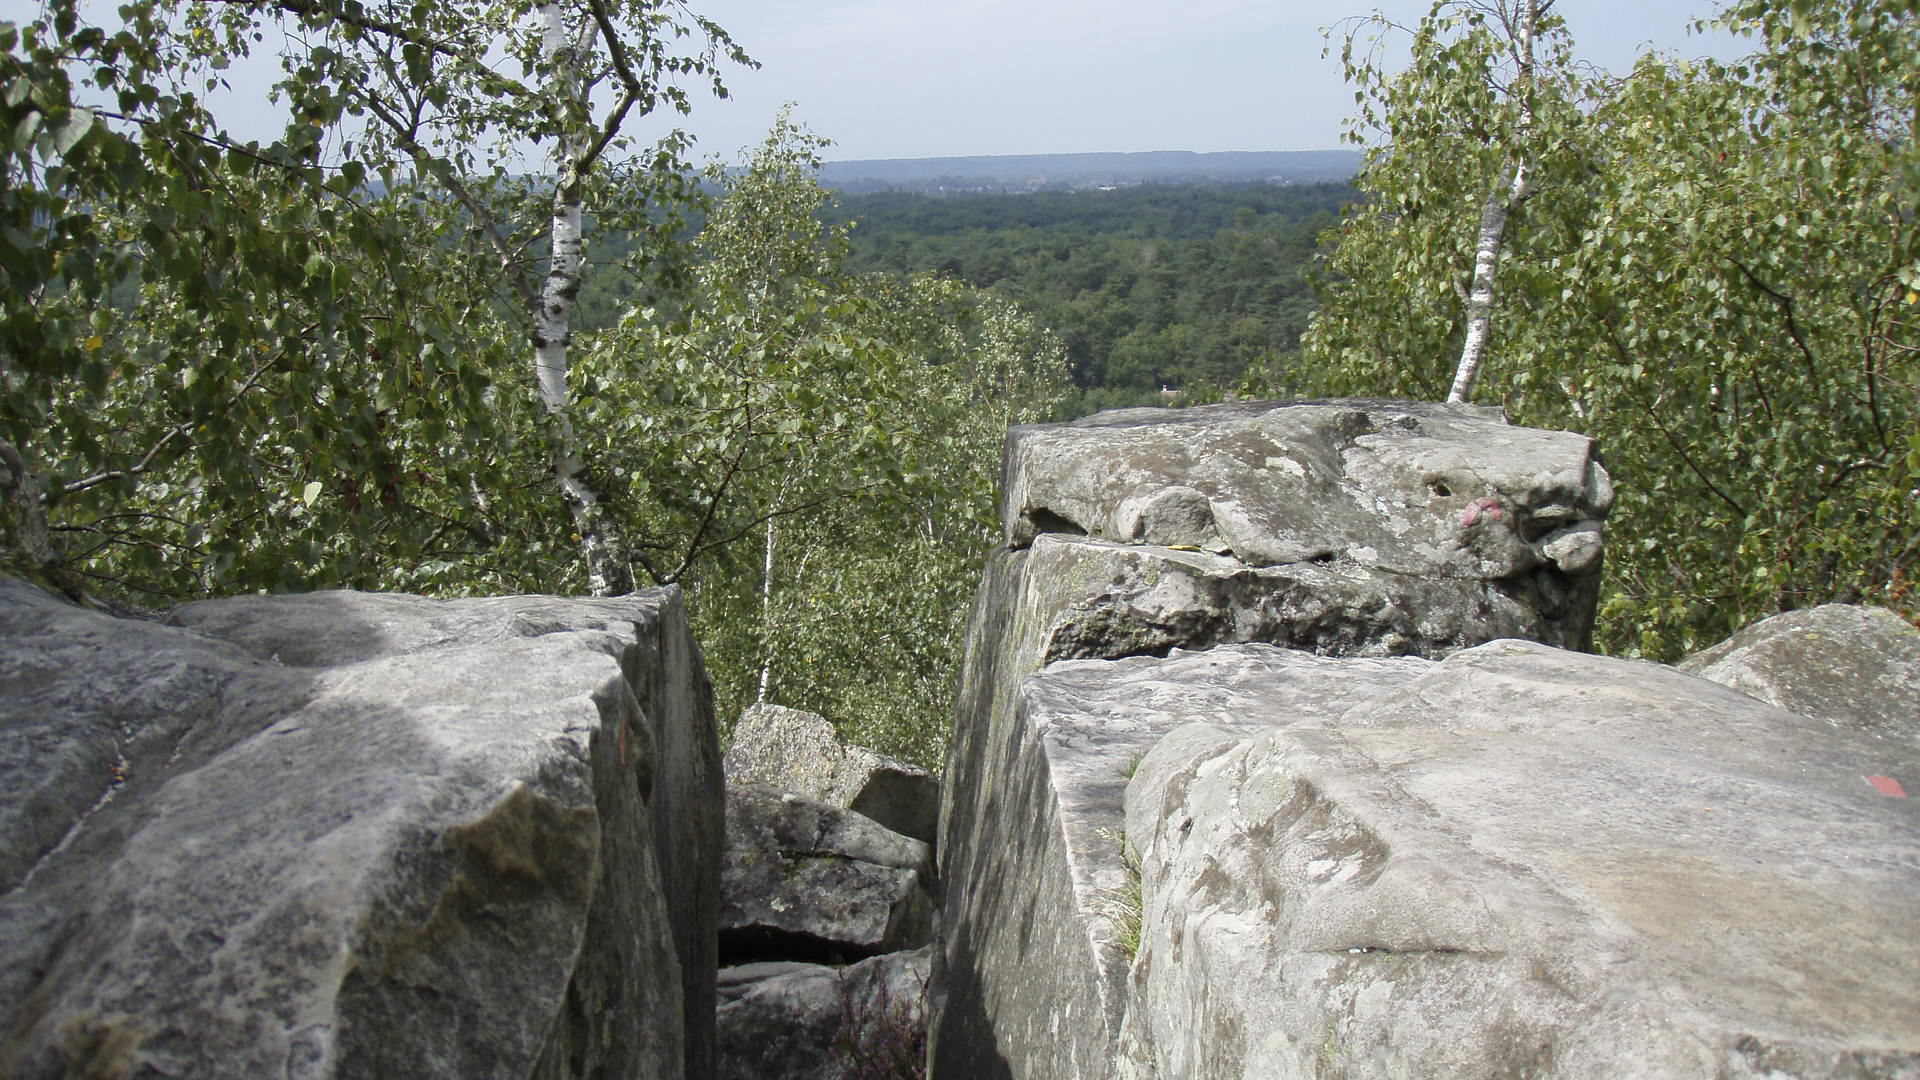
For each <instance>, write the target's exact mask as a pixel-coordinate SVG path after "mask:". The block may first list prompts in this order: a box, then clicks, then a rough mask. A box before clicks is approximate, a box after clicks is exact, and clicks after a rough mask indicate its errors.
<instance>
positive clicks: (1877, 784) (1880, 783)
mask: <svg viewBox="0 0 1920 1080" xmlns="http://www.w3.org/2000/svg"><path fill="white" fill-rule="evenodd" d="M1867 783H1869V784H1872V785H1873V790H1875V791H1877V792H1879V793H1880V794H1882V795H1891V796H1893V797H1894V798H1896V799H1904V798H1906V797H1907V789H1906V788H1903V787H1901V786H1900V781H1898V780H1895V779H1894V778H1893V777H1891V776H1869V777H1867Z"/></svg>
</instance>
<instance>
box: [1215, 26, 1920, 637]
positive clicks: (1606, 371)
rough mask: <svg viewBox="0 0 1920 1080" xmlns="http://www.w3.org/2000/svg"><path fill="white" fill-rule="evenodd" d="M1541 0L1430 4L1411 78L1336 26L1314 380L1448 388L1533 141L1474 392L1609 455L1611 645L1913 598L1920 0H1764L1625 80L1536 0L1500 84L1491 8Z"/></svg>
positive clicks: (1607, 609)
mask: <svg viewBox="0 0 1920 1080" xmlns="http://www.w3.org/2000/svg"><path fill="white" fill-rule="evenodd" d="M1530 3H1535V0H1485V2H1480V0H1475V2H1463V3H1454V2H1442V3H1437V4H1435V5H1434V7H1433V8H1432V10H1431V11H1430V13H1429V14H1428V16H1427V17H1426V18H1425V19H1424V20H1422V22H1421V23H1420V25H1419V26H1418V27H1417V28H1416V29H1415V31H1414V32H1413V34H1412V38H1411V44H1412V48H1413V51H1414V62H1413V64H1412V66H1411V67H1410V68H1408V69H1407V70H1406V71H1405V72H1403V73H1400V74H1397V75H1389V74H1386V72H1385V68H1384V67H1383V66H1382V63H1381V61H1380V59H1379V58H1378V57H1377V55H1376V54H1370V53H1368V52H1366V51H1365V50H1364V49H1360V50H1359V51H1356V42H1357V41H1359V40H1361V39H1360V38H1359V36H1358V35H1359V34H1360V33H1361V32H1363V31H1364V29H1365V28H1364V27H1350V28H1349V29H1350V31H1352V33H1350V34H1349V36H1348V37H1347V38H1346V55H1347V56H1348V57H1349V61H1350V65H1351V67H1350V70H1351V71H1352V73H1353V76H1354V78H1355V79H1356V81H1357V82H1358V83H1359V85H1360V88H1361V92H1362V95H1363V98H1364V100H1365V103H1366V107H1365V108H1364V109H1363V111H1362V113H1361V115H1360V117H1359V118H1358V120H1357V121H1356V123H1355V125H1354V127H1353V129H1352V136H1353V138H1354V139H1355V140H1356V141H1360V142H1363V143H1365V144H1368V145H1369V147H1370V148H1369V150H1368V159H1367V165H1366V168H1365V171H1364V172H1363V173H1362V175H1361V176H1360V178H1359V179H1358V181H1357V183H1358V186H1359V187H1360V188H1361V190H1362V192H1363V194H1364V196H1365V197H1364V198H1363V199H1362V200H1361V201H1360V202H1357V203H1356V204H1355V205H1354V206H1353V207H1352V208H1351V209H1350V210H1349V211H1348V213H1347V214H1346V216H1345V217H1344V219H1343V220H1342V222H1341V224H1340V226H1339V227H1338V228H1337V229H1336V230H1334V232H1333V233H1331V234H1330V236H1329V245H1330V255H1329V258H1328V261H1327V264H1326V267H1325V272H1326V281H1325V286H1324V295H1323V300H1324V306H1323V308H1322V310H1321V311H1320V312H1319V313H1318V314H1317V315H1316V317H1315V319H1314V323H1313V325H1312V328H1311V329H1310V330H1309V332H1308V334H1307V335H1306V342H1305V345H1306V360H1307V362H1306V365H1305V370H1306V371H1307V372H1309V373H1310V374H1311V377H1312V378H1313V379H1314V380H1315V382H1314V387H1313V388H1314V389H1316V390H1319V391H1322V392H1360V393H1388V394H1408V395H1413V396H1419V397H1429V398H1438V397H1441V396H1443V395H1444V394H1445V393H1446V390H1447V388H1448V385H1449V378H1450V376H1451V374H1452V372H1453V370H1454V367H1455V360H1456V358H1457V357H1459V355H1460V353H1461V350H1462V345H1463V342H1464V339H1465V336H1466V334H1467V332H1468V328H1469V325H1470V321H1471V320H1470V315H1471V312H1470V310H1469V309H1470V306H1471V303H1470V302H1471V291H1470V286H1471V284H1472V281H1473V275H1474V264H1475V257H1474V253H1475V247H1476V240H1477V238H1478V230H1479V227H1480V224H1481V221H1482V216H1483V210H1484V208H1485V206H1486V204H1487V199H1488V193H1489V192H1498V191H1500V190H1501V188H1502V185H1505V184H1509V183H1510V181H1511V177H1512V170H1513V167H1514V165H1513V163H1514V162H1515V161H1516V160H1526V161H1529V162H1531V163H1532V179H1531V181H1530V184H1531V191H1530V192H1529V193H1527V194H1526V195H1525V197H1524V198H1522V199H1520V200H1518V201H1516V202H1515V203H1514V205H1513V207H1512V210H1513V213H1512V216H1511V220H1510V221H1509V222H1508V223H1507V224H1506V232H1505V244H1504V250H1503V251H1501V252H1499V254H1498V259H1497V262H1498V281H1499V284H1500V287H1499V290H1498V294H1497V298H1496V299H1495V300H1494V301H1493V303H1492V305H1491V318H1490V323H1489V327H1488V331H1489V332H1488V345H1487V349H1486V354H1485V368H1484V370H1483V371H1482V373H1481V376H1480V383H1479V385H1480V388H1481V389H1480V392H1479V394H1478V395H1477V396H1478V397H1479V398H1480V399H1481V400H1486V401H1492V402H1496V403H1499V404H1501V405H1503V406H1505V408H1506V409H1507V411H1508V412H1509V413H1510V414H1511V415H1512V416H1513V417H1514V418H1515V419H1516V420H1518V421H1520V422H1523V423H1531V424H1540V425H1546V426H1558V427H1570V428H1575V429H1578V430H1582V431H1585V432H1588V433H1590V434H1592V435H1594V436H1595V437H1596V438H1597V439H1598V440H1599V442H1600V444H1601V446H1602V449H1603V451H1604V452H1605V453H1606V455H1607V461H1608V464H1609V467H1610V468H1611V469H1612V470H1613V472H1614V473H1615V475H1616V477H1617V481H1618V483H1617V486H1618V490H1619V491H1620V500H1619V503H1618V505H1617V507H1616V510H1615V512H1614V519H1613V522H1612V525H1611V526H1610V531H1611V533H1612V536H1613V539H1612V541H1611V543H1610V544H1609V551H1610V552H1611V553H1612V566H1611V567H1610V569H1609V572H1608V573H1609V581H1610V596H1608V597H1607V599H1606V600H1605V602H1604V605H1603V612H1602V619H1601V626H1600V637H1601V643H1602V644H1603V646H1605V647H1608V648H1611V649H1615V650H1621V651H1627V652H1637V653H1641V654H1645V655H1649V656H1654V657H1659V658H1663V659H1664V658H1672V657H1674V656H1675V655H1677V654H1679V653H1682V652H1685V651H1687V650H1690V649H1694V648H1697V647H1700V646H1702V645H1705V644H1707V643H1709V642H1711V641H1713V640H1715V639H1716V638H1718V637H1720V636H1723V635H1724V634H1726V633H1727V632H1729V631H1730V630H1731V629H1732V628H1734V627H1735V626H1738V625H1740V624H1742V623H1744V622H1746V621H1749V620H1750V619H1752V618H1756V617H1759V616H1761V615H1765V614H1769V613H1771V612H1773V611H1777V610H1783V609H1788V608H1793V607H1798V606H1802V605H1805V604H1810V603H1816V602H1821V601H1826V600H1852V601H1865V602H1872V603H1881V604H1888V605H1891V606H1894V607H1896V608H1898V609H1901V610H1904V611H1905V612H1906V613H1907V614H1908V615H1909V616H1910V617H1911V616H1913V615H1914V614H1915V613H1916V612H1917V611H1920V599H1917V598H1916V593H1915V590H1914V585H1913V581H1914V577H1915V574H1916V572H1920V505H1916V498H1917V497H1920V496H1917V495H1916V491H1917V490H1920V397H1917V395H1920V360H1917V356H1920V332H1917V331H1916V315H1920V307H1917V306H1916V305H1917V304H1920V289H1917V288H1916V286H1920V236H1917V231H1916V219H1915V214H1916V208H1920V97H1917V96H1916V95H1920V84H1916V82H1915V80H1914V79H1913V77H1912V73H1913V72H1914V71H1916V70H1920V7H1916V5H1915V4H1914V3H1913V2H1912V0H1750V2H1742V3H1738V4H1735V5H1733V6H1732V7H1730V8H1728V9H1727V10H1726V11H1725V12H1724V14H1723V16H1722V18H1723V21H1724V25H1726V26H1727V27H1729V28H1731V29H1732V30H1734V31H1735V32H1737V33H1741V34H1744V35H1747V36H1748V37H1750V38H1751V39H1752V40H1753V41H1754V42H1755V44H1756V46H1757V49H1758V51H1757V52H1756V53H1755V54H1754V55H1753V56H1752V57H1751V58H1750V59H1748V60H1747V61H1745V62H1742V63H1739V64H1731V65H1729V64H1721V63H1717V62H1714V61H1711V60H1682V59H1677V58H1673V57H1667V56H1659V55H1646V56H1643V57H1642V58H1641V59H1640V61H1639V63H1638V64H1637V65H1636V66H1635V67H1634V69H1633V70H1632V71H1631V72H1628V73H1626V74H1624V75H1620V76H1611V75H1607V74H1605V73H1596V72H1591V71H1589V70H1587V69H1585V68H1583V67H1581V66H1580V65H1578V64H1577V63H1576V62H1575V60H1574V52H1573V49H1572V39H1571V33H1570V31H1571V28H1569V27H1567V26H1566V25H1565V24H1564V23H1562V22H1560V21H1559V20H1558V19H1556V18H1553V17H1551V16H1545V17H1542V18H1541V19H1540V20H1539V22H1538V31H1539V34H1540V36H1541V37H1540V41H1539V42H1537V43H1536V46H1535V47H1536V49H1537V50H1539V51H1538V53H1537V56H1538V61H1537V67H1536V69H1535V71H1534V72H1533V73H1532V76H1531V79H1530V81H1529V82H1528V83H1527V84H1526V88H1525V94H1524V95H1516V94H1514V93H1513V92H1512V91H1511V88H1512V87H1513V86H1514V85H1515V84H1513V83H1512V81H1511V79H1510V78H1509V76H1508V75H1506V74H1503V73H1502V72H1503V70H1507V71H1510V68H1509V69H1503V68H1502V66H1501V64H1502V58H1503V57H1505V56H1509V55H1511V42H1510V41H1509V40H1508V39H1507V37H1506V34H1507V30H1506V29H1505V28H1508V27H1511V26H1514V25H1516V23H1515V21H1514V20H1513V18H1512V9H1514V8H1515V7H1516V6H1525V5H1528V4H1530ZM1535 6H1537V7H1539V8H1542V9H1544V8H1545V7H1546V6H1547V5H1543V4H1536V5H1535ZM1502 12H1505V13H1506V14H1507V17H1506V19H1505V21H1504V22H1503V21H1502V19H1501V18H1500V17H1498V16H1499V15H1500V13H1502ZM1367 25H1369V26H1377V25H1378V23H1369V24H1367ZM1503 87H1504V88H1508V89H1502V88H1503ZM1522 96H1524V97H1525V98H1527V99H1528V100H1527V101H1526V102H1525V104H1524V105H1523V103H1522V101H1521V100H1520V99H1521V97H1522ZM1509 190H1510V189H1509ZM1251 381H1252V382H1253V383H1254V384H1255V386H1256V387H1257V386H1258V385H1259V384H1260V383H1262V381H1263V380H1262V379H1260V378H1258V377H1256V378H1255V379H1253V380H1251ZM1265 381H1266V382H1267V384H1268V385H1271V383H1272V380H1270V379H1269V380H1265Z"/></svg>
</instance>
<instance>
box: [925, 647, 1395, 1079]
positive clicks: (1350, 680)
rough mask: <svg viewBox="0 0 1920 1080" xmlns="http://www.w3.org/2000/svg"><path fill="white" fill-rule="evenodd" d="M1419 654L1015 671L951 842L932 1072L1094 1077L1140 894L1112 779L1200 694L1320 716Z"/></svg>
mask: <svg viewBox="0 0 1920 1080" xmlns="http://www.w3.org/2000/svg"><path fill="white" fill-rule="evenodd" d="M1428 666H1430V665H1429V664H1428V662H1426V661H1423V660H1418V659H1413V658H1357V659H1345V660H1341V659H1333V658H1329V657H1323V656H1317V655H1315V654H1312V653H1307V652H1301V651H1298V650H1292V649H1278V648H1273V647H1271V646H1265V645H1244V644H1242V645H1226V646H1221V647H1219V648H1215V649H1209V650H1204V651H1193V652H1187V651H1175V652H1174V653H1173V654H1172V655H1171V656H1169V657H1166V658H1164V659H1161V658H1156V657H1132V658H1128V659H1122V660H1113V661H1091V660H1088V661H1063V662H1059V663H1055V664H1052V665H1049V666H1048V667H1047V668H1046V669H1045V670H1044V671H1043V672H1042V673H1040V674H1038V675H1035V676H1033V677H1030V678H1028V679H1027V680H1025V682H1023V683H1022V684H1021V685H1020V688H1019V690H1018V693H1017V696H1016V699H1015V703H1014V705H1013V706H1012V708H1011V710H1010V712H1009V715H1010V717H1011V720H1012V724H1013V729H1012V730H1011V731H1010V732H1009V745H1011V746H1013V747H1016V748H1017V752H1013V753H1010V754H1009V755H1008V756H1007V757H1006V758H1004V759H1001V760H1000V761H998V762H997V763H996V764H995V765H994V767H992V768H991V769H989V770H986V774H987V775H989V776H991V777H992V780H991V782H990V784H989V785H988V786H989V787H990V789H991V796H990V797H989V798H988V799H987V800H986V801H985V802H984V804H983V805H980V807H979V809H978V816H977V818H976V819H975V820H977V821H979V822H980V823H981V825H980V831H979V832H978V833H976V834H975V835H973V836H970V837H969V838H968V841H967V843H966V845H964V850H966V851H968V852H969V853H970V855H971V858H970V859H969V861H968V863H967V864H966V870H965V873H966V874H967V875H968V880H969V882H970V887H969V888H968V889H967V890H966V891H965V892H964V893H962V892H960V891H959V890H949V892H948V894H947V903H946V907H945V909H944V912H943V914H944V916H945V918H946V920H947V922H946V924H945V925H944V927H943V945H944V946H945V947H946V948H947V950H949V955H948V956H947V958H946V959H947V966H946V968H945V971H944V974H945V976H946V980H947V981H946V982H945V983H943V984H942V985H940V986H939V987H938V990H939V992H940V993H942V994H945V995H947V1000H946V1001H945V1003H944V1007H943V1008H942V1009H941V1010H940V1015H939V1018H938V1023H937V1026H936V1028H935V1032H934V1034H935V1045H934V1062H935V1075H938V1076H943V1077H944V1076H972V1075H979V1076H990V1075H1011V1076H1018V1077H1047V1078H1049V1080H1056V1078H1057V1080H1074V1078H1085V1080H1098V1078H1102V1077H1106V1076H1107V1075H1109V1070H1111V1069H1112V1068H1113V1067H1114V1064H1115V1062H1116V1060H1117V1059H1118V1057H1119V1056H1120V1055H1121V1053H1122V1051H1121V1045H1122V1044H1121V1036H1122V1021H1123V1018H1124V1012H1125V1006H1126V1001H1127V972H1128V967H1129V964H1130V963H1131V960H1132V957H1131V956H1130V955H1129V954H1128V952H1127V949H1126V944H1125V938H1126V937H1127V935H1128V931H1127V929H1126V927H1127V924H1128V922H1129V920H1130V918H1131V919H1132V920H1133V921H1134V922H1135V923H1136V924H1137V918H1135V917H1134V916H1137V910H1138V909H1137V898H1138V889H1137V879H1135V878H1133V876H1132V875H1131V874H1130V872H1129V869H1128V866H1127V862H1126V855H1125V849H1126V848H1127V847H1128V846H1129V845H1130V844H1131V843H1132V837H1131V834H1130V833H1129V832H1128V830H1127V824H1126V820H1125V816H1124V801H1125V797H1126V791H1127V787H1128V784H1129V781H1130V779H1131V778H1132V777H1133V776H1134V775H1135V773H1136V770H1138V769H1139V768H1141V763H1142V759H1143V758H1144V757H1145V756H1146V755H1147V754H1148V752H1149V751H1151V750H1152V749H1153V748H1154V747H1155V746H1156V745H1157V744H1158V743H1159V742H1160V741H1161V740H1162V739H1164V738H1167V737H1168V736H1169V733H1172V732H1176V731H1178V730H1179V729H1181V728H1182V727H1183V725H1187V724H1189V723H1191V721H1192V718H1193V715H1194V711H1195V709H1196V708H1197V707H1198V706H1199V705H1200V703H1201V702H1203V701H1204V702H1206V703H1208V705H1209V706H1210V707H1211V710H1212V711H1210V712H1208V715H1216V714H1218V713H1219V712H1221V711H1225V710H1229V709H1231V708H1232V707H1233V706H1234V705H1235V703H1237V702H1239V701H1240V700H1241V699H1242V698H1243V697H1244V696H1245V695H1246V694H1247V693H1248V692H1249V690H1250V688H1258V690H1259V692H1261V693H1264V694H1266V695H1270V696H1271V697H1272V698H1274V699H1276V700H1284V701H1286V703H1287V705H1286V716H1287V718H1289V719H1290V720H1291V721H1292V722H1295V723H1327V722H1330V721H1332V720H1333V719H1335V718H1337V717H1339V716H1341V715H1344V714H1345V713H1346V711H1347V710H1348V709H1350V708H1351V707H1352V706H1353V705H1355V704H1356V703H1357V702H1360V701H1363V700H1366V699H1367V698H1368V697H1370V696H1372V695H1374V694H1378V693H1380V692H1381V691H1382V690H1383V689H1385V688H1387V687H1391V686H1394V685H1398V684H1400V683H1404V682H1408V681H1410V680H1412V679H1414V678H1416V677H1417V676H1418V675H1419V674H1420V673H1421V672H1423V671H1424V670H1425V669H1426V668H1427V667H1428ZM1274 722H1276V721H1275V720H1274V718H1272V717H1270V716H1266V715H1262V714H1259V713H1248V714H1247V715H1246V717H1245V718H1244V725H1243V724H1241V722H1239V721H1228V722H1227V726H1228V728H1229V729H1233V730H1238V731H1241V732H1243V733H1251V732H1255V731H1260V730H1265V728H1266V727H1267V726H1268V725H1270V724H1272V723H1274ZM1130 909H1132V910H1131V911H1130Z"/></svg>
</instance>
